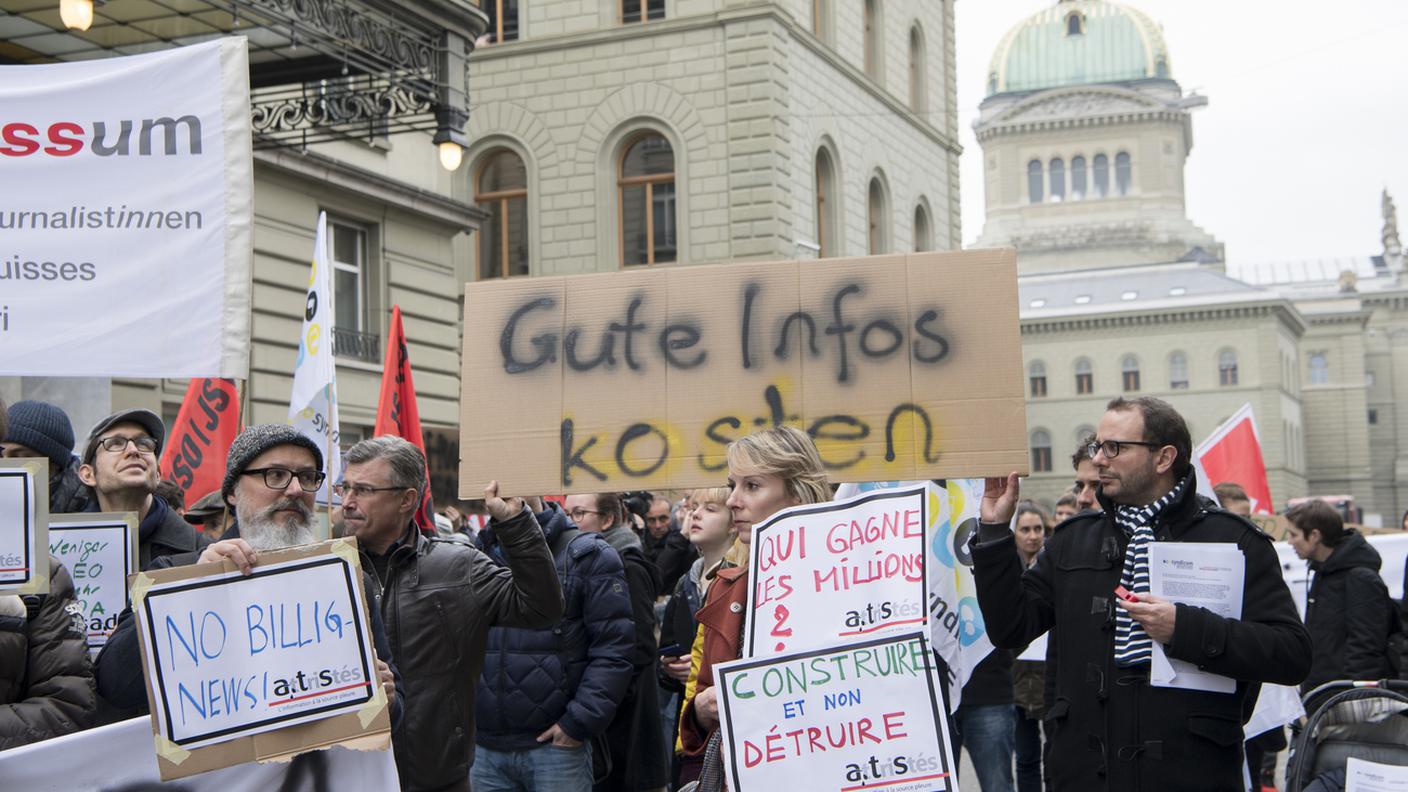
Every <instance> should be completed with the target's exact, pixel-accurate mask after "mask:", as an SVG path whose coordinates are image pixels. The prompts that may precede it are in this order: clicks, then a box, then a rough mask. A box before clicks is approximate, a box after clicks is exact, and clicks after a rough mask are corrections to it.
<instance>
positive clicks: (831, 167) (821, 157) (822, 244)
mask: <svg viewBox="0 0 1408 792" xmlns="http://www.w3.org/2000/svg"><path fill="white" fill-rule="evenodd" d="M836 208H837V207H836V166H835V164H834V163H833V162H832V160H831V152H829V151H827V150H826V149H825V148H819V149H817V150H816V244H817V247H819V248H820V250H818V251H817V254H816V255H817V257H818V258H826V257H827V256H834V255H836V219H835V218H836Z"/></svg>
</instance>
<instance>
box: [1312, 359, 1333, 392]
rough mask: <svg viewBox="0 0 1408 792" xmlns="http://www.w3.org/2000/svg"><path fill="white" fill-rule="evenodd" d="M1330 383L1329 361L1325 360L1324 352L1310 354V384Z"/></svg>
mask: <svg viewBox="0 0 1408 792" xmlns="http://www.w3.org/2000/svg"><path fill="white" fill-rule="evenodd" d="M1329 381H1330V361H1329V360H1328V359H1326V357H1325V353H1324V352H1312V353H1311V355H1310V384H1311V385H1325V384H1327V383H1329Z"/></svg>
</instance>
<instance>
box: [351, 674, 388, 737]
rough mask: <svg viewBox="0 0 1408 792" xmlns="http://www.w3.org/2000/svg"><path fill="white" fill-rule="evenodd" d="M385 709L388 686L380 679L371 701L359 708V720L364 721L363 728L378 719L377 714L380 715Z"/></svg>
mask: <svg viewBox="0 0 1408 792" xmlns="http://www.w3.org/2000/svg"><path fill="white" fill-rule="evenodd" d="M384 709H386V688H385V687H384V686H383V685H382V684H381V680H380V679H378V680H377V681H376V693H374V694H372V698H371V701H368V702H367V703H366V704H363V705H362V707H361V709H359V710H357V720H358V721H360V722H361V723H362V728H363V729H365V728H367V726H369V725H371V722H372V721H374V720H376V716H378V715H380V714H381V711H382V710H384Z"/></svg>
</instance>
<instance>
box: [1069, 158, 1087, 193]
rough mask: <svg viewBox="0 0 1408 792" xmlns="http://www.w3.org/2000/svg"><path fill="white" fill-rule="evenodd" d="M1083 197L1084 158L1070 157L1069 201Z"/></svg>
mask: <svg viewBox="0 0 1408 792" xmlns="http://www.w3.org/2000/svg"><path fill="white" fill-rule="evenodd" d="M1084 197H1085V157H1071V200H1072V201H1079V200H1080V199H1082V198H1084Z"/></svg>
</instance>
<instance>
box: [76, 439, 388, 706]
mask: <svg viewBox="0 0 1408 792" xmlns="http://www.w3.org/2000/svg"><path fill="white" fill-rule="evenodd" d="M322 470H323V454H322V452H321V451H319V450H318V446H317V444H316V443H314V442H313V441H312V440H310V439H308V438H307V437H305V436H303V435H302V434H300V433H299V432H298V430H296V429H294V428H293V427H291V426H285V425H282V424H261V425H258V426H251V427H249V428H248V429H245V430H244V431H243V432H241V433H240V434H239V436H238V437H236V438H235V440H234V442H233V443H231V444H230V455H229V457H228V459H227V462H226V467H225V480H224V483H223V484H222V485H221V487H220V493H221V495H222V496H223V497H224V498H225V502H226V503H228V504H230V506H231V508H232V509H233V511H234V513H235V524H234V525H232V526H231V527H230V530H228V531H226V532H225V536H224V537H222V538H221V540H220V541H218V542H216V543H215V544H212V545H210V546H209V547H207V548H205V550H203V551H201V552H200V553H194V552H192V553H182V554H179V555H170V556H162V557H161V558H158V559H156V560H155V561H154V562H152V564H151V566H150V567H149V569H153V570H156V569H168V568H170V567H176V566H185V565H188V564H195V563H201V564H208V563H214V562H219V561H222V560H228V561H230V562H232V563H233V564H234V565H235V566H237V567H239V570H240V572H242V573H244V574H246V575H248V574H250V573H251V572H252V571H253V565H254V563H255V562H257V561H258V559H259V551H261V550H280V549H283V548H286V547H296V546H298V545H305V544H312V543H314V542H316V541H318V537H317V535H316V534H315V533H314V532H313V496H314V494H315V493H317V491H318V487H320V486H321V485H322V483H323V478H324V476H323V472H322ZM363 580H364V583H365V590H366V592H367V594H368V596H369V597H370V595H371V593H372V592H373V591H375V587H374V583H373V581H372V580H371V578H370V576H369V575H368V574H367V573H366V572H365V570H364V571H363ZM370 610H371V625H372V635H373V638H374V640H375V643H376V656H377V661H376V669H377V677H378V678H379V679H380V680H381V683H382V685H383V686H384V687H385V688H386V696H387V699H388V700H389V701H390V702H391V723H392V728H393V729H394V728H395V727H396V725H397V724H399V723H400V720H401V709H402V706H401V704H402V701H403V694H402V685H401V675H400V673H399V672H398V671H397V670H396V667H395V666H394V665H393V664H392V658H391V648H390V644H389V643H388V642H387V640H386V629H385V628H384V627H383V626H382V621H381V614H380V613H379V612H378V610H377V609H376V608H371V609H370ZM97 666H98V667H97V676H98V693H99V694H100V695H101V696H103V698H105V699H106V700H107V701H109V702H111V703H112V704H114V705H116V706H118V707H128V708H133V709H134V710H136V711H138V712H145V711H146V706H147V693H146V685H145V684H144V683H143V681H142V658H141V653H140V651H139V649H138V644H137V629H136V624H135V622H134V620H133V618H132V609H131V608H128V609H126V610H124V611H123V612H122V616H121V618H120V619H119V620H118V623H117V629H115V630H113V633H112V636H111V637H110V638H108V642H107V644H106V645H104V646H103V650H102V653H101V654H99V655H98V664H97Z"/></svg>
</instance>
